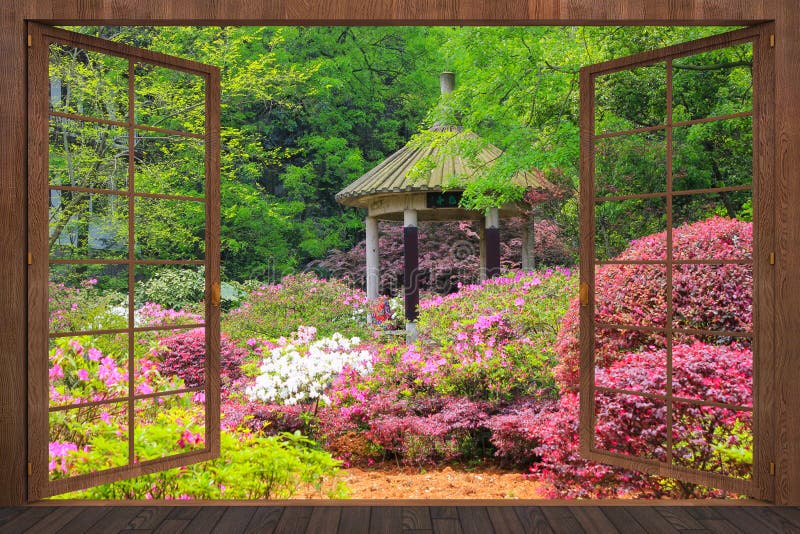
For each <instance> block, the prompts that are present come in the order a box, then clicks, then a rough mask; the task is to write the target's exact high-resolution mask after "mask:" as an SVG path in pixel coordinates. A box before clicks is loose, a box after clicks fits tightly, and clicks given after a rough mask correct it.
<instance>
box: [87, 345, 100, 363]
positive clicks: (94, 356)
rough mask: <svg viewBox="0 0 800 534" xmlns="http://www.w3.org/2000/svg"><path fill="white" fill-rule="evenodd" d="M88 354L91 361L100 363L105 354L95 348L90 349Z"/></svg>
mask: <svg viewBox="0 0 800 534" xmlns="http://www.w3.org/2000/svg"><path fill="white" fill-rule="evenodd" d="M87 354H88V356H89V359H90V360H92V361H93V362H97V361H100V358H102V357H103V353H102V352H100V349H96V348H94V347H92V348H90V349H89V351H88V353H87Z"/></svg>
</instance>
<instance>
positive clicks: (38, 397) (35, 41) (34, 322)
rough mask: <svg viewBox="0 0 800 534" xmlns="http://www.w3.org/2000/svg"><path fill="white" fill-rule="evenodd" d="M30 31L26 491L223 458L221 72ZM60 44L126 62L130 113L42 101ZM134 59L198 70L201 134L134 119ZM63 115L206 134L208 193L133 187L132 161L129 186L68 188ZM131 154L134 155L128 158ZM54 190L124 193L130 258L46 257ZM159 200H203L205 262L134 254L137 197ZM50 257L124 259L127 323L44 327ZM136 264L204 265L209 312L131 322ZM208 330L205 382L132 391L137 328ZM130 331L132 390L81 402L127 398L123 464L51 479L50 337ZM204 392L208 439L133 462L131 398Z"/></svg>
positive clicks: (77, 37) (50, 491) (49, 491)
mask: <svg viewBox="0 0 800 534" xmlns="http://www.w3.org/2000/svg"><path fill="white" fill-rule="evenodd" d="M28 35H29V36H30V46H29V48H28V50H29V68H28V88H29V91H28V110H29V128H28V146H29V151H30V152H29V154H30V155H31V156H30V157H29V159H28V188H29V200H28V250H29V253H30V255H29V264H30V266H29V279H28V355H29V358H28V458H29V459H28V461H29V464H28V465H29V470H28V471H29V478H28V480H29V496H30V498H31V499H41V498H45V497H50V496H53V495H57V494H60V493H65V492H70V491H74V490H78V489H83V488H86V487H90V486H94V485H98V484H104V483H109V482H113V481H116V480H121V479H124V478H130V477H134V476H139V475H144V474H148V473H153V472H156V471H161V470H165V469H170V468H174V467H179V466H184V465H188V464H191V463H195V462H200V461H205V460H209V459H213V458H215V457H217V456H219V448H220V427H219V422H220V415H219V410H220V381H219V370H220V361H219V360H220V356H219V353H220V309H219V300H218V298H217V295H214V293H215V290H216V291H218V289H219V280H220V237H219V234H220V193H219V173H220V158H219V156H220V122H219V121H220V116H219V105H220V71H219V69H218V68H217V67H214V66H210V65H204V64H201V63H197V62H194V61H188V60H185V59H181V58H176V57H171V56H167V55H164V54H159V53H155V52H151V51H149V50H143V49H138V48H134V47H131V46H127V45H122V44H119V43H114V42H111V41H108V40H104V39H98V38H95V37H90V36H86V35H81V34H77V33H73V32H69V31H66V30H61V29H58V28H54V27H52V26H46V25H42V24H37V23H29V24H28ZM53 42H55V43H59V44H64V45H67V46H73V47H77V48H81V49H85V50H90V51H93V52H97V53H101V54H105V55H109V56H115V57H120V58H123V59H126V60H128V73H129V76H128V88H127V91H128V93H127V94H128V98H129V108H128V120H127V121H125V122H122V121H115V120H108V119H102V118H96V117H87V116H82V115H77V114H72V113H61V112H50V111H49V109H48V107H49V106H48V96H49V91H48V90H47V87H48V65H49V44H50V43H53ZM137 62H143V63H147V64H150V65H155V66H159V67H164V68H167V69H172V70H178V71H182V72H186V73H189V74H192V75H196V76H199V77H201V78H202V79H203V80H204V81H205V88H206V93H205V131H204V133H203V134H193V133H188V132H179V131H175V130H169V129H164V128H157V127H152V126H145V125H139V124H136V123H135V117H134V105H133V104H134V76H133V68H134V64H135V63H137ZM51 115H52V116H59V117H63V118H68V119H71V120H79V121H85V122H91V123H95V124H105V125H112V126H119V127H124V128H125V129H126V130H127V134H128V146H129V147H131V146H132V143H133V137H134V134H135V132H136V131H143V130H144V131H152V132H160V133H166V134H177V135H180V136H182V137H189V138H196V139H203V140H204V142H205V156H204V168H205V195H204V197H203V198H199V197H188V196H180V195H169V194H153V193H144V192H137V191H136V190H135V185H134V179H135V178H134V163H133V161H130V162H129V163H128V181H129V183H128V187H127V188H126V190H124V191H122V190H108V189H93V188H83V187H69V186H50V185H49V177H48V151H49V140H48V132H49V117H50V116H51ZM130 159H131V160H132V158H130ZM50 189H59V190H65V191H75V192H86V193H101V194H109V195H118V196H120V197H121V198H125V199H127V201H128V206H129V210H128V250H129V252H128V258H127V259H124V260H90V259H86V260H80V259H79V260H72V259H69V260H64V259H50V258H49V247H48V235H49V233H48V209H49V194H48V191H49V190H50ZM137 198H158V199H170V200H184V201H192V202H202V203H203V204H204V205H205V221H206V227H205V259H204V260H141V259H136V258H135V255H134V252H133V250H134V248H133V247H134V209H133V205H134V199H137ZM51 264H73V265H76V264H95V265H102V264H105V265H111V264H121V265H127V266H128V289H129V295H128V299H129V300H128V309H129V322H128V327H127V328H124V329H106V330H92V331H91V332H58V333H50V332H49V326H48V325H49V316H48V315H49V314H48V305H47V302H48V301H47V298H48V279H49V265H51ZM138 265H187V266H199V265H203V266H205V269H206V270H205V318H204V321H203V323H200V324H188V325H186V324H180V325H178V324H173V325H164V326H157V327H136V326H135V325H134V323H133V312H134V306H133V298H134V291H133V289H134V283H135V280H134V272H135V268H136V266H138ZM193 328H204V329H205V340H206V358H205V378H206V379H205V384H204V386H199V387H194V388H184V389H181V390H174V391H164V392H155V393H150V394H146V395H143V394H136V393H135V392H134V389H133V388H134V380H133V378H134V376H135V362H134V359H133V343H134V342H135V341H134V338H135V334H136V333H137V332H146V331H155V330H159V331H187V330H190V329H193ZM114 333H118V334H127V336H128V359H127V362H128V363H127V367H128V387H129V390H128V394H127V395H126V396H124V397H120V398H115V399H113V400H111V399H110V400H107V401H98V402H90V403H81V404H80V405H79V406H92V405H103V404H119V403H122V402H124V403H126V404H127V407H128V423H129V424H128V437H127V441H128V449H129V451H128V454H129V459H128V461H129V463H128V465H126V466H121V467H115V468H110V469H105V470H102V471H98V472H95V473H89V474H83V475H78V476H74V477H69V478H63V479H57V480H50V479H49V469H48V442H49V439H48V438H49V431H48V428H49V419H48V413H49V412H51V411H63V410H67V409H70V408H75V407H76V406H77V405H69V406H59V407H49V400H48V393H49V387H48V384H49V382H48V367H49V364H48V350H49V348H48V340H49V339H51V338H55V337H63V336H77V335H86V334H91V335H101V334H114ZM199 392H202V393H204V394H205V401H204V403H203V406H204V416H205V444H204V448H202V449H198V450H195V451H192V452H188V453H182V454H181V453H178V454H172V455H170V456H167V457H164V458H159V459H154V460H147V461H142V462H138V463H133V457H134V436H133V432H134V426H135V425H134V424H133V423H134V417H135V416H134V404H135V402H136V401H137V400H142V399H152V398H158V397H165V396H170V395H176V394H181V393H184V394H186V393H199Z"/></svg>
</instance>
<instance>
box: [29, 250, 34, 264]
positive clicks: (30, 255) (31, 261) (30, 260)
mask: <svg viewBox="0 0 800 534" xmlns="http://www.w3.org/2000/svg"><path fill="white" fill-rule="evenodd" d="M28 265H33V254H31V253H30V252H28Z"/></svg>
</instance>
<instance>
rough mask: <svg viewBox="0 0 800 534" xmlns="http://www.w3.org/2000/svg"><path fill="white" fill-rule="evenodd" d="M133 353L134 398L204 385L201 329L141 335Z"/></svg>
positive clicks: (203, 337) (204, 360)
mask: <svg viewBox="0 0 800 534" xmlns="http://www.w3.org/2000/svg"><path fill="white" fill-rule="evenodd" d="M198 322H202V320H200V321H198ZM134 352H135V354H136V357H135V360H134V361H135V369H136V370H135V373H134V376H135V386H134V387H135V390H136V394H137V395H147V394H150V393H156V392H158V393H161V392H167V391H176V390H181V389H185V388H193V387H198V386H202V385H204V384H205V370H206V345H205V329H204V328H195V329H192V330H159V331H157V332H143V333H141V334H138V335H137V337H136V344H135V349H134Z"/></svg>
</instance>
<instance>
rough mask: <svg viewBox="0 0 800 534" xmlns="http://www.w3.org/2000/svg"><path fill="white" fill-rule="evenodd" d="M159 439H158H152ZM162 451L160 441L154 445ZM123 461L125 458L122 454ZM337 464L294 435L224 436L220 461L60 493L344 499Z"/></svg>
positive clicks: (124, 496) (91, 496)
mask: <svg viewBox="0 0 800 534" xmlns="http://www.w3.org/2000/svg"><path fill="white" fill-rule="evenodd" d="M153 437H154V438H156V439H160V438H161V437H162V436H160V435H159V436H156V435H153ZM154 446H155V447H161V450H164V448H163V447H164V443H155V445H154ZM123 457H124V455H123ZM340 466H341V462H340V461H338V460H335V459H333V458H332V457H331V455H330V454H328V453H327V452H325V451H323V450H321V449H319V448H318V447H317V445H316V443H314V442H313V441H311V440H310V439H308V438H305V437H303V436H301V435H300V434H299V433H294V434H289V433H283V434H281V435H279V436H270V437H260V436H256V435H252V434H249V433H246V432H245V433H243V434H241V435H237V434H234V433H228V432H223V433H222V435H221V452H220V457H219V458H217V459H215V460H211V461H208V462H202V463H196V464H192V465H188V466H185V467H181V468H176V469H169V470H166V471H160V472H158V473H154V474H152V475H144V476H140V477H136V478H133V479H130V480H123V481H120V482H114V483H112V484H104V485H101V486H96V487H94V488H90V489H88V490H86V491H82V492H75V493H70V494H65V495H62V496H60V497H59V498H65V499H76V498H77V499H185V498H187V497H192V498H195V499H287V498H290V497H293V496H295V495H297V494H298V493H300V492H313V493H322V494H324V495H325V496H327V497H328V498H339V499H341V498H344V497H346V496H347V488H346V486H345V485H344V482H343V481H342V480H341V479H339V478H338V473H339V467H340Z"/></svg>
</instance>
